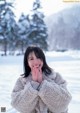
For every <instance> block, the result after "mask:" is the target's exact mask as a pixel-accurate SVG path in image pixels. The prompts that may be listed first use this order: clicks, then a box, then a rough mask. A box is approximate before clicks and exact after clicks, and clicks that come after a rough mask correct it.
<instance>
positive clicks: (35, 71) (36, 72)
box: [31, 62, 43, 83]
mask: <svg viewBox="0 0 80 113" xmlns="http://www.w3.org/2000/svg"><path fill="white" fill-rule="evenodd" d="M31 74H32V80H33V81H36V82H39V83H41V82H42V81H43V77H42V63H41V62H39V64H37V65H33V66H32V68H31Z"/></svg>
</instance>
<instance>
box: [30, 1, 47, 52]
mask: <svg viewBox="0 0 80 113" xmlns="http://www.w3.org/2000/svg"><path fill="white" fill-rule="evenodd" d="M41 8H42V7H41V2H40V0H35V2H34V3H33V9H32V14H31V15H30V16H29V18H30V28H29V32H28V39H29V43H32V44H35V45H37V46H39V47H41V48H42V49H44V50H47V47H48V44H47V36H48V34H47V27H46V25H45V23H44V14H43V13H42V12H41V11H40V9H41Z"/></svg>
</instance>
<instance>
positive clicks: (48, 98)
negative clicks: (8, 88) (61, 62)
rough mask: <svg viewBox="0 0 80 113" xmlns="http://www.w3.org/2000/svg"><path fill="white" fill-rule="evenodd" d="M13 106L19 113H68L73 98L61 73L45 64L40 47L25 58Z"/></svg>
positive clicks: (14, 92)
mask: <svg viewBox="0 0 80 113" xmlns="http://www.w3.org/2000/svg"><path fill="white" fill-rule="evenodd" d="M11 96H12V100H11V105H12V106H13V107H14V108H15V109H16V110H18V111H19V112H20V113H68V104H69V103H70V101H71V95H70V93H69V92H68V90H67V88H66V82H65V80H63V78H62V77H61V76H60V74H59V73H57V72H54V71H53V70H52V69H51V68H50V67H49V66H48V65H47V63H46V59H45V55H44V53H43V51H42V50H41V49H40V48H39V47H34V46H33V47H32V46H31V47H28V48H27V50H26V52H25V54H24V74H23V76H21V77H19V78H18V80H17V82H16V84H15V87H14V89H13V91H12V95H11Z"/></svg>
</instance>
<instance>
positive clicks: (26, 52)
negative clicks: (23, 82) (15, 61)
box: [23, 46, 52, 77]
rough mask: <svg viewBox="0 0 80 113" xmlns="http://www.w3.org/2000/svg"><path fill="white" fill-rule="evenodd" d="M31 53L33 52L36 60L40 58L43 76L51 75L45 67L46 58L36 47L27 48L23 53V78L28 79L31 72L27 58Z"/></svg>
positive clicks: (49, 70)
mask: <svg viewBox="0 0 80 113" xmlns="http://www.w3.org/2000/svg"><path fill="white" fill-rule="evenodd" d="M32 52H34V54H35V56H36V57H37V58H40V59H41V60H42V61H43V67H42V72H44V73H45V75H49V74H51V73H52V69H51V68H50V67H49V66H48V65H47V63H46V58H45V55H44V52H43V51H42V49H41V48H39V47H36V46H29V47H28V48H27V49H26V51H25V53H24V74H23V75H24V77H28V76H29V74H30V72H31V69H30V67H29V65H28V57H29V54H30V53H32Z"/></svg>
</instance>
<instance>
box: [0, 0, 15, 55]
mask: <svg viewBox="0 0 80 113" xmlns="http://www.w3.org/2000/svg"><path fill="white" fill-rule="evenodd" d="M12 8H13V3H11V2H7V1H6V0H0V35H1V36H2V39H1V41H2V44H3V48H4V54H5V55H7V49H10V50H13V48H14V47H15V40H16V37H17V24H16V21H15V16H14V13H13V11H12Z"/></svg>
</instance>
